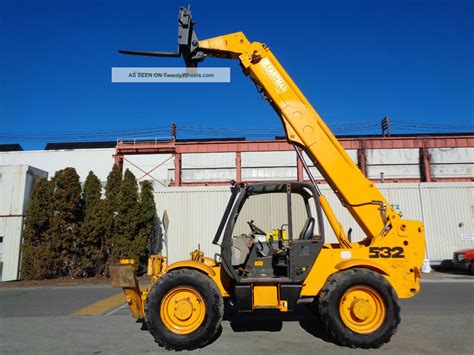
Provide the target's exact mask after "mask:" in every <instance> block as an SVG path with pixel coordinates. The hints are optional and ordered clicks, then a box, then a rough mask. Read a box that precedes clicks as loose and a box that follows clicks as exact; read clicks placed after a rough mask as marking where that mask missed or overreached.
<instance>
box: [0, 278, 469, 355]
mask: <svg viewBox="0 0 474 355" xmlns="http://www.w3.org/2000/svg"><path fill="white" fill-rule="evenodd" d="M117 291H118V290H117V289H113V288H111V287H109V286H87V287H84V286H82V287H48V288H4V289H0V352H2V353H88V354H91V353H162V352H166V351H165V350H164V349H163V348H160V347H159V346H158V345H157V344H155V343H154V341H153V338H152V337H151V335H150V334H149V333H148V331H147V330H146V329H144V327H143V325H142V324H141V323H140V322H137V321H136V320H135V319H133V318H131V317H130V312H129V311H128V308H127V307H126V306H125V305H123V306H119V307H117V308H115V309H113V310H111V311H108V312H107V313H106V314H104V315H100V316H74V315H72V314H78V313H77V311H79V310H80V309H84V307H87V306H88V305H90V304H94V303H96V302H97V301H100V300H102V299H104V298H107V297H109V296H113V295H114V294H117ZM109 298H110V297H109ZM400 304H401V308H402V312H401V317H402V322H401V324H400V325H399V328H398V332H397V334H395V335H394V337H393V338H392V340H391V341H390V343H388V344H386V345H384V346H383V347H382V348H380V349H378V350H369V352H371V353H379V352H382V353H387V354H400V353H403V354H445V353H473V349H474V332H473V324H474V278H473V277H470V276H464V277H459V278H458V277H454V278H453V277H450V278H445V279H443V278H439V277H438V278H435V277H431V278H429V277H428V278H426V280H425V281H424V282H423V284H422V290H421V292H420V294H419V295H418V296H417V297H415V298H413V299H410V300H401V301H400ZM194 352H202V353H216V354H223V353H227V354H275V353H278V354H309V353H311V354H314V353H316V354H317V353H327V352H331V353H337V354H346V353H347V354H352V353H362V352H364V353H365V352H367V351H366V350H365V351H364V350H360V349H349V348H344V347H339V346H337V345H334V344H333V343H331V342H330V340H329V339H328V338H327V336H326V335H325V334H324V332H323V331H322V330H321V328H320V324H319V322H318V320H317V319H316V318H314V317H313V316H312V315H311V314H310V313H309V312H307V309H306V307H304V306H303V305H302V306H301V307H298V310H297V311H296V312H292V313H287V314H279V313H273V312H271V313H267V312H265V313H260V314H247V315H239V314H235V313H233V312H230V311H228V312H226V314H225V318H224V321H223V323H222V332H221V333H220V335H219V336H218V337H217V339H215V340H214V341H213V342H212V343H211V344H209V345H208V346H206V347H204V348H202V349H198V350H196V351H194Z"/></svg>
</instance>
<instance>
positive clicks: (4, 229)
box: [0, 217, 23, 281]
mask: <svg viewBox="0 0 474 355" xmlns="http://www.w3.org/2000/svg"><path fill="white" fill-rule="evenodd" d="M22 224H23V217H0V236H3V248H2V249H3V253H2V255H1V261H2V263H3V270H2V279H1V281H13V280H17V279H18V270H19V262H20V243H21V230H22Z"/></svg>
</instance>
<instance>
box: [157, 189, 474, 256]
mask: <svg viewBox="0 0 474 355" xmlns="http://www.w3.org/2000/svg"><path fill="white" fill-rule="evenodd" d="M378 187H379V188H380V190H381V191H382V193H383V194H384V195H385V197H386V198H387V199H388V201H389V202H390V203H391V204H395V205H398V206H399V208H400V210H401V211H402V213H403V217H404V218H406V219H414V220H423V221H424V222H425V228H426V234H427V246H428V256H429V257H430V259H431V260H435V261H436V260H442V259H450V258H451V256H452V253H453V251H455V250H458V249H462V248H467V247H474V241H472V240H469V236H470V235H474V184H473V183H422V184H418V183H408V184H401V183H398V184H378ZM321 190H322V192H323V194H325V195H326V197H327V198H328V201H329V203H330V204H331V206H332V207H333V209H334V211H335V213H336V215H337V216H338V218H339V219H340V221H341V223H342V224H343V226H344V227H345V228H346V229H348V228H349V227H351V228H352V229H353V231H352V239H353V241H357V240H361V239H362V238H363V234H362V231H361V229H360V227H359V226H358V225H357V223H355V221H354V219H353V218H352V216H351V215H350V214H349V213H348V212H347V210H346V209H344V208H343V207H342V206H341V204H340V203H339V201H338V200H337V198H336V196H335V195H334V193H333V192H332V190H331V189H330V188H329V187H328V186H327V185H321ZM229 196H230V190H229V188H228V187H177V188H170V189H163V190H158V191H157V192H156V193H155V197H156V202H157V208H158V214H159V216H160V217H161V216H162V214H163V210H164V209H167V210H168V215H169V219H170V226H169V233H168V254H169V260H170V261H171V262H173V261H178V260H181V259H187V258H188V257H189V252H190V251H191V250H193V249H195V248H197V246H198V244H200V246H201V250H203V251H204V252H205V253H206V254H207V255H210V256H212V255H214V253H217V252H219V248H218V247H216V246H214V245H212V239H213V237H214V234H215V232H216V230H217V226H218V224H219V222H220V218H221V216H222V214H223V213H224V210H225V206H226V204H227V200H228V198H229ZM276 199H277V200H278V198H276ZM282 201H283V200H282ZM275 202H276V200H275V201H273V200H268V201H265V200H262V201H261V203H260V204H250V205H249V208H247V209H246V210H245V211H243V212H242V215H241V218H242V220H240V218H239V223H238V226H239V228H238V232H239V233H240V232H242V231H245V232H247V231H248V227H246V226H245V221H246V220H247V219H248V220H250V219H251V218H253V219H254V220H255V222H256V224H257V225H259V226H261V227H262V228H264V229H266V230H267V231H269V230H270V229H271V228H276V227H278V226H277V225H270V224H271V223H272V222H270V224H269V225H267V224H268V221H269V220H270V221H271V219H270V217H269V216H267V215H268V214H269V213H270V212H269V211H272V212H271V214H273V215H274V216H277V217H273V218H274V219H275V223H277V224H278V223H280V219H281V218H279V217H278V216H280V217H282V216H283V217H284V216H286V212H285V208H284V207H278V206H279V203H275ZM268 205H271V206H272V208H268V207H267V206H268ZM293 213H294V214H295V216H296V219H298V220H300V219H301V218H299V217H300V216H304V215H305V214H306V212H305V211H304V209H303V206H302V205H301V204H295V206H294V210H293ZM252 216H253V217H252ZM283 217H282V218H283ZM277 220H278V221H277ZM259 221H261V222H260V224H259V223H258V222H259ZM296 224H299V222H297V223H296ZM324 224H325V231H326V240H327V241H328V242H335V241H336V238H335V236H334V234H333V233H332V230H331V228H330V226H329V224H328V223H327V221H325V223H324ZM295 233H296V234H297V233H298V231H295Z"/></svg>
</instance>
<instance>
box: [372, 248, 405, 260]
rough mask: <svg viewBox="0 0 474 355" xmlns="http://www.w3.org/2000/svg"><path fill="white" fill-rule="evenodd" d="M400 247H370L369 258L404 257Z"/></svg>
mask: <svg viewBox="0 0 474 355" xmlns="http://www.w3.org/2000/svg"><path fill="white" fill-rule="evenodd" d="M404 252H405V250H403V248H402V247H393V248H390V247H370V248H369V258H383V259H389V258H392V259H401V258H404V257H405V254H404Z"/></svg>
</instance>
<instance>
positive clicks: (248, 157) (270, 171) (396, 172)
mask: <svg viewBox="0 0 474 355" xmlns="http://www.w3.org/2000/svg"><path fill="white" fill-rule="evenodd" d="M338 139H339V140H340V142H341V143H342V145H343V147H344V148H345V149H346V150H347V152H348V153H349V155H350V157H351V158H352V159H353V160H354V162H355V163H356V164H357V165H358V166H359V168H360V169H361V170H362V171H363V172H364V173H365V175H366V176H367V177H368V178H369V179H371V180H372V181H374V182H375V183H377V185H378V187H379V188H380V189H381V191H382V193H383V194H384V195H385V196H386V197H387V199H388V200H389V201H390V203H392V204H394V205H397V206H399V208H400V210H401V211H402V212H403V215H404V217H405V218H409V219H415V220H422V221H424V222H425V226H426V234H427V256H428V257H429V259H430V260H431V261H432V263H437V262H440V261H441V260H444V259H449V258H451V255H452V252H453V251H454V250H457V249H462V248H467V247H473V246H474V135H473V134H450V135H446V134H445V135H397V136H391V137H382V136H344V137H338ZM306 160H307V163H308V165H310V166H312V164H311V162H310V161H309V159H307V158H306ZM113 164H118V165H119V166H120V167H121V168H122V169H123V171H124V170H125V169H129V170H131V171H132V172H133V173H134V174H135V176H136V177H137V179H138V180H139V181H142V180H150V181H152V182H153V184H154V188H155V196H156V202H157V208H158V213H159V216H161V215H162V214H163V212H164V210H167V212H168V215H169V219H170V227H169V231H168V243H167V244H166V250H164V252H166V253H167V255H168V257H169V259H170V260H171V261H173V260H179V259H182V258H186V257H187V256H188V255H187V253H189V251H190V250H191V249H193V248H196V247H197V246H198V244H199V245H200V247H201V249H202V250H204V251H205V252H206V254H208V255H210V256H212V255H213V254H214V253H215V252H218V250H217V248H216V246H214V245H212V243H211V240H212V238H213V233H214V232H215V230H216V229H217V225H218V223H219V221H220V217H221V215H222V213H223V211H224V209H225V204H226V202H227V199H228V197H229V194H230V192H229V189H228V186H229V181H230V180H237V181H245V182H257V181H269V180H297V181H307V180H308V176H307V175H306V173H305V172H304V170H303V164H302V163H301V162H300V161H298V159H297V155H296V152H295V151H294V148H293V147H292V146H291V145H289V144H288V143H287V142H286V141H285V140H284V139H275V140H245V139H206V140H170V141H162V140H149V141H143V140H140V141H133V140H131V141H122V140H121V141H117V142H85V143H74V142H73V143H49V144H47V145H46V147H45V149H44V150H37V151H23V150H22V148H21V147H20V146H19V145H3V146H2V145H0V166H19V165H20V166H21V165H28V166H30V167H35V168H37V169H40V170H41V172H40V173H39V171H40V170H35V171H38V174H36V175H35V176H45V175H48V176H50V177H51V176H53V175H54V173H55V172H56V171H57V170H59V169H63V168H66V167H69V166H72V167H74V168H76V170H77V172H78V174H79V175H80V177H81V180H84V179H85V178H86V176H87V174H88V172H89V171H90V170H92V171H94V173H95V174H96V175H97V176H98V177H99V179H100V180H101V181H102V182H103V183H105V181H106V178H107V175H108V173H109V172H110V169H111V168H112V166H113ZM4 169H5V168H4ZM29 169H31V168H29ZM311 170H312V171H313V174H314V176H315V177H316V179H317V181H318V183H320V184H321V190H322V191H323V192H324V193H325V194H327V196H328V199H329V202H330V203H331V205H332V207H333V209H334V210H335V213H336V215H337V216H338V217H339V218H340V220H341V221H342V222H343V225H345V226H348V227H349V226H350V227H352V228H353V233H352V235H353V238H354V240H358V239H360V238H362V232H361V231H360V230H359V229H358V226H357V223H355V222H354V221H353V220H352V217H351V216H350V215H349V214H348V213H347V211H346V210H345V209H344V208H343V207H342V206H341V205H340V203H339V201H337V198H336V197H335V195H334V194H333V192H332V191H331V189H330V188H329V187H327V186H326V185H325V184H324V180H323V178H322V176H321V175H320V174H319V173H318V172H317V170H316V169H315V168H314V167H313V166H312V167H311ZM31 171H32V170H31ZM0 181H1V182H0V185H1V190H0V191H2V192H1V195H0V199H1V200H2V201H1V202H2V206H3V205H5V206H8V204H9V203H10V202H7V200H8V199H6V198H5V197H4V194H5V192H4V191H9V190H8V189H9V188H10V185H9V184H11V183H13V182H11V181H10V180H6V179H5V178H3V179H2V180H0ZM30 189H31V186H30V187H29V188H26V187H25V191H29V190H30ZM22 196H28V193H26V192H25V194H24V195H22ZM26 200H27V198H26ZM203 207H204V208H203ZM2 208H3V207H2ZM25 208H26V205H25ZM5 211H6V210H5ZM5 211H3V210H2V213H1V215H2V218H4V215H5V216H6V215H8V214H11V213H10V212H5ZM24 212H25V210H24V209H23V210H21V211H18V213H17V214H18V215H21V216H23V215H24ZM15 213H16V212H15ZM183 221H187V223H183ZM20 223H21V222H20ZM196 225H199V226H200V228H198V229H196V228H195V227H196ZM325 229H326V234H327V238H328V240H332V239H333V236H332V235H331V233H332V232H331V229H330V228H329V226H328V225H327V223H326V228H325ZM197 230H198V232H196V231H197ZM0 231H2V230H1V229H0ZM16 231H17V232H14V233H16V234H15V236H14V237H10V236H7V237H8V238H9V239H14V238H17V239H18V238H20V230H19V229H18V228H17V229H16ZM3 233H4V234H6V232H3ZM196 233H198V234H196ZM4 238H6V237H5V236H4ZM17 239H15V240H17ZM5 240H6V239H5ZM18 240H19V239H18ZM4 243H5V242H4ZM0 245H1V244H0ZM18 247H19V245H18ZM0 248H1V246H0ZM4 250H6V244H5V247H4ZM3 255H5V252H4V253H3ZM15 255H16V254H15ZM4 275H5V267H4Z"/></svg>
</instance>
